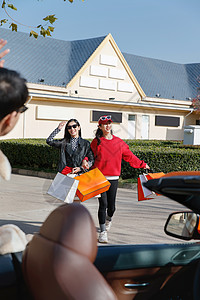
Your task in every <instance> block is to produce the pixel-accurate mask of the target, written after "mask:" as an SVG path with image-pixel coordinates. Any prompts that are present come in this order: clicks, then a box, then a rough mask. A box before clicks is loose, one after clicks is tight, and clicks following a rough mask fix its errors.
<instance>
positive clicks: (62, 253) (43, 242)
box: [0, 172, 200, 300]
mask: <svg viewBox="0 0 200 300" xmlns="http://www.w3.org/2000/svg"><path fill="white" fill-rule="evenodd" d="M144 185H145V187H146V188H148V189H150V190H151V191H154V192H155V193H159V194H162V195H164V196H167V197H169V198H170V199H173V200H174V201H177V202H179V203H181V204H183V205H184V206H186V207H187V208H188V211H183V212H181V211H179V212H174V213H172V214H170V215H169V217H168V219H167V220H166V224H165V227H164V231H163V232H165V233H166V234H168V235H170V236H173V237H176V238H178V239H182V240H184V243H177V244H151V245H146V244H145V245H110V246H109V245H108V246H99V247H97V240H96V228H95V225H94V223H93V220H92V217H91V215H90V213H89V212H88V210H87V209H86V208H85V207H84V206H82V205H80V204H76V203H73V204H69V205H67V204H65V205H62V206H60V207H58V208H56V209H55V210H54V211H53V212H52V213H51V214H50V215H49V216H48V217H47V219H46V221H45V222H44V223H43V225H42V226H41V228H40V232H39V233H38V234H35V235H34V237H33V239H32V240H31V242H29V244H28V245H27V247H26V249H25V251H24V252H23V253H21V252H20V253H10V254H6V255H3V256H0V278H1V280H0V299H20V300H21V299H26V300H29V299H35V300H64V299H70V300H71V299H76V300H100V299H101V300H107V299H108V300H111V299H119V300H130V299H136V300H148V299H151V300H165V299H166V300H186V299H187V300H192V299H194V300H199V299H200V284H199V282H200V243H199V242H198V240H199V239H200V221H199V213H200V172H179V173H175V174H174V173H172V174H167V175H166V176H163V177H161V178H159V179H153V180H149V181H148V182H146V183H145V184H144ZM85 232H87V235H85ZM194 240H197V241H194Z"/></svg>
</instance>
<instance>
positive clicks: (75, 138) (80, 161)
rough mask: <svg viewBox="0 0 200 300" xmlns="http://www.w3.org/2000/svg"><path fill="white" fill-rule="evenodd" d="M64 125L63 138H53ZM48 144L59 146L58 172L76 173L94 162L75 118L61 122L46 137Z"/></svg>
mask: <svg viewBox="0 0 200 300" xmlns="http://www.w3.org/2000/svg"><path fill="white" fill-rule="evenodd" d="M64 126H65V134H64V138H63V139H60V140H55V139H54V137H55V136H56V134H58V133H59V132H60V131H61V129H62V128H63V127H64ZM46 142H47V144H48V145H50V146H53V147H56V148H60V161H59V165H58V172H62V171H63V169H64V168H65V171H63V172H62V173H64V174H67V173H69V172H72V173H74V174H75V173H78V172H80V171H81V170H82V169H89V168H90V167H91V166H92V165H93V163H94V156H93V152H92V150H91V148H90V142H89V141H87V140H84V139H82V137H81V126H80V124H79V122H78V121H77V120H76V119H70V120H69V121H68V122H66V121H63V122H61V123H60V124H59V125H58V127H57V128H56V129H55V130H54V131H53V132H52V133H51V134H50V136H49V137H48V138H47V139H46Z"/></svg>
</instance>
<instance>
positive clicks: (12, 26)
mask: <svg viewBox="0 0 200 300" xmlns="http://www.w3.org/2000/svg"><path fill="white" fill-rule="evenodd" d="M9 28H12V31H16V32H17V24H15V23H11V24H10V26H9Z"/></svg>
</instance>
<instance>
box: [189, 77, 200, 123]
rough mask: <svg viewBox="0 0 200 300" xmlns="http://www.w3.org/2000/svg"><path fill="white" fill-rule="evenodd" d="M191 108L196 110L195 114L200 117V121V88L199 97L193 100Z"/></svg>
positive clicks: (199, 80)
mask: <svg viewBox="0 0 200 300" xmlns="http://www.w3.org/2000/svg"><path fill="white" fill-rule="evenodd" d="M197 81H198V83H200V77H198V78H197ZM191 107H192V108H194V113H196V114H198V115H199V119H200V87H198V88H197V96H196V97H195V98H193V99H192V104H191Z"/></svg>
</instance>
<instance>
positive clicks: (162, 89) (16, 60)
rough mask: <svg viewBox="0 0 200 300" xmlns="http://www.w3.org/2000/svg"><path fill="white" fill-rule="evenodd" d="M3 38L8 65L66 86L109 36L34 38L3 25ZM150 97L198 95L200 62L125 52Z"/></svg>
mask: <svg viewBox="0 0 200 300" xmlns="http://www.w3.org/2000/svg"><path fill="white" fill-rule="evenodd" d="M0 38H3V39H6V40H7V41H8V47H9V48H10V49H11V52H10V53H9V54H8V55H7V56H6V63H5V67H6V68H11V69H15V70H17V71H19V72H20V73H21V74H22V76H24V77H25V78H26V79H27V81H28V82H29V83H37V84H42V85H50V86H51V85H52V86H59V87H65V86H66V85H67V84H68V83H69V82H70V81H71V80H72V79H73V77H74V76H75V75H76V73H77V72H78V71H79V70H80V69H81V68H82V67H83V65H84V64H85V63H86V62H87V61H88V59H89V58H90V57H91V55H92V54H93V53H94V51H95V50H96V49H97V48H98V47H99V46H100V44H101V43H102V42H103V41H104V39H105V38H106V36H102V37H97V38H91V39H85V40H78V41H63V40H58V39H53V38H47V37H46V38H43V37H38V39H37V40H36V39H34V38H30V37H29V34H27V33H22V32H17V33H16V32H12V31H11V30H8V29H3V28H0ZM122 54H123V57H124V58H125V60H126V62H127V64H128V66H129V68H130V70H131V71H132V73H133V75H134V76H135V78H136V80H137V81H138V83H139V85H140V86H141V89H142V90H143V91H144V93H145V94H146V96H147V97H156V94H159V95H160V97H161V98H166V99H179V100H188V99H189V98H194V97H195V96H196V95H197V87H198V86H199V83H198V81H197V78H198V77H199V75H200V63H197V64H178V63H172V62H168V61H163V60H158V59H153V58H147V57H141V56H136V55H133V54H127V53H122Z"/></svg>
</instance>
